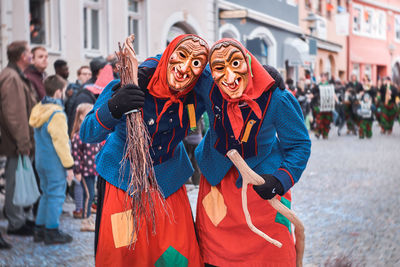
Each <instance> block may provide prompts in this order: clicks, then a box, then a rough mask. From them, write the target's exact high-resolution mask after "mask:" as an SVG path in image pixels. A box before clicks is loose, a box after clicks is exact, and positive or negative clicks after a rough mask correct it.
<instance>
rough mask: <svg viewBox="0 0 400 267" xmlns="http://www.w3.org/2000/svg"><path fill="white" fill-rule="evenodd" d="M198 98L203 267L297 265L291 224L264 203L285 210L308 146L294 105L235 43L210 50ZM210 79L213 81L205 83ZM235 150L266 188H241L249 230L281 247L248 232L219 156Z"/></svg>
mask: <svg viewBox="0 0 400 267" xmlns="http://www.w3.org/2000/svg"><path fill="white" fill-rule="evenodd" d="M209 66H210V67H209V68H208V67H207V68H206V69H205V70H204V71H203V75H205V76H208V77H209V79H203V80H202V81H201V82H202V84H201V88H202V89H203V90H201V91H199V94H200V97H202V98H203V99H205V103H206V109H207V113H208V116H209V119H210V128H209V130H208V132H207V133H206V135H205V137H204V138H203V140H202V141H201V143H200V144H199V145H198V147H197V149H196V153H195V154H196V159H197V162H198V165H199V167H200V170H201V172H202V176H201V178H200V188H199V195H198V200H197V215H196V229H197V235H198V238H199V246H200V251H201V252H202V256H203V260H204V262H205V263H206V264H208V265H207V266H296V251H295V246H294V241H293V236H292V231H293V229H292V228H291V224H290V222H289V221H288V220H287V219H286V218H285V217H283V216H282V215H280V214H278V213H277V211H276V210H275V209H274V208H272V206H271V205H270V204H269V203H268V202H267V201H266V200H267V199H271V198H273V197H276V198H278V199H279V200H280V201H281V202H282V203H283V204H284V205H285V206H287V207H288V208H290V205H291V193H290V188H292V187H293V186H294V184H295V183H296V182H297V181H298V180H299V179H300V176H301V174H302V172H303V170H304V169H305V167H306V163H307V160H308V158H309V156H310V147H311V141H310V138H309V135H308V131H307V129H306V126H305V124H304V119H303V115H302V111H301V108H300V106H299V103H298V102H297V100H296V98H295V97H294V96H293V94H292V93H291V92H290V91H288V90H285V86H284V84H283V83H282V78H281V77H280V75H279V73H278V72H277V71H276V70H275V69H274V68H272V67H270V66H269V67H267V66H262V65H261V64H260V63H259V62H258V61H257V59H256V58H255V57H254V56H253V55H252V54H251V53H250V52H249V51H248V50H247V49H246V48H245V47H244V46H243V45H242V44H240V43H239V42H238V41H236V40H234V39H222V40H220V41H218V42H217V43H216V44H214V45H213V46H212V48H211V49H210V56H209ZM211 77H212V79H210V78H211ZM231 149H236V150H237V151H238V152H239V154H240V155H241V156H242V157H243V158H244V160H245V161H246V163H247V164H248V165H249V166H250V168H252V169H253V170H254V171H255V172H256V173H257V174H259V175H260V176H261V177H262V178H263V179H264V180H265V183H264V184H262V185H258V186H253V189H254V190H253V189H251V188H250V189H248V192H247V199H248V200H247V201H248V202H247V203H248V209H249V212H250V215H251V217H252V221H253V224H254V225H255V226H256V227H257V228H258V229H260V230H261V231H263V232H264V233H266V234H267V235H269V236H271V237H272V238H274V239H276V240H278V241H279V242H281V243H282V244H283V246H282V247H281V248H277V247H275V246H274V245H272V244H270V243H268V242H267V241H266V240H264V239H263V238H261V237H260V236H258V235H256V234H255V233H254V232H252V231H251V230H250V228H249V227H248V226H247V223H246V219H245V216H244V214H243V210H242V203H241V190H242V189H241V186H242V178H241V176H240V174H239V173H238V171H237V169H236V167H235V166H234V165H233V163H232V162H231V161H230V160H229V158H228V157H227V156H226V153H227V152H228V151H229V150H231Z"/></svg>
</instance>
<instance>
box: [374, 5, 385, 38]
mask: <svg viewBox="0 0 400 267" xmlns="http://www.w3.org/2000/svg"><path fill="white" fill-rule="evenodd" d="M377 17H378V24H377V25H378V31H377V33H376V34H377V36H378V37H379V38H381V39H386V13H385V12H384V11H382V10H379V11H378V12H377Z"/></svg>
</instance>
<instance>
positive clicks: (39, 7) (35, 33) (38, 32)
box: [29, 0, 49, 44]
mask: <svg viewBox="0 0 400 267" xmlns="http://www.w3.org/2000/svg"><path fill="white" fill-rule="evenodd" d="M46 10H48V8H47V7H46V5H45V1H44V0H30V1H29V13H30V14H29V15H30V21H29V31H30V41H31V43H32V44H46V33H48V32H49V31H48V27H49V22H48V21H47V19H48V16H46ZM46 17H47V18H46Z"/></svg>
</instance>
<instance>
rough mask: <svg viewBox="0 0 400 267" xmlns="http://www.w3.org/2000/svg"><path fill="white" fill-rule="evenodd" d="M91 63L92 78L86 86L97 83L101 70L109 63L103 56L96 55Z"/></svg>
mask: <svg viewBox="0 0 400 267" xmlns="http://www.w3.org/2000/svg"><path fill="white" fill-rule="evenodd" d="M89 65H90V70H91V71H92V78H90V79H89V80H88V81H87V82H86V84H85V85H84V86H86V85H93V84H95V82H96V80H97V76H98V75H99V72H100V70H101V69H102V68H104V66H105V65H107V61H106V60H105V59H104V58H103V57H96V58H94V59H92V61H90V64H89Z"/></svg>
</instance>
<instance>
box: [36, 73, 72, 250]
mask: <svg viewBox="0 0 400 267" xmlns="http://www.w3.org/2000/svg"><path fill="white" fill-rule="evenodd" d="M44 86H45V89H46V96H45V97H44V98H43V100H42V101H41V102H39V103H38V104H37V105H36V106H35V107H34V108H33V109H32V114H31V116H30V118H29V124H30V125H31V126H32V127H34V128H35V141H36V144H37V149H36V152H35V158H36V162H35V165H36V170H37V171H38V173H39V177H40V188H41V189H42V192H43V194H42V195H41V197H40V202H39V209H38V213H37V217H36V225H35V229H34V236H33V241H34V242H42V241H44V243H45V244H46V245H50V244H64V243H69V242H71V241H72V236H70V235H69V234H66V233H63V232H62V231H60V230H59V229H58V226H59V224H60V215H61V213H62V205H63V203H64V200H65V190H66V178H67V179H68V180H70V181H72V180H73V177H74V173H73V170H72V168H73V166H74V159H73V158H72V156H71V147H70V142H69V138H68V127H67V118H66V116H65V113H64V112H63V108H64V107H63V105H62V96H63V91H64V89H65V87H66V86H67V83H66V81H65V80H64V79H62V78H61V77H60V76H58V75H52V76H49V77H48V78H47V79H46V80H45V81H44Z"/></svg>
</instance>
